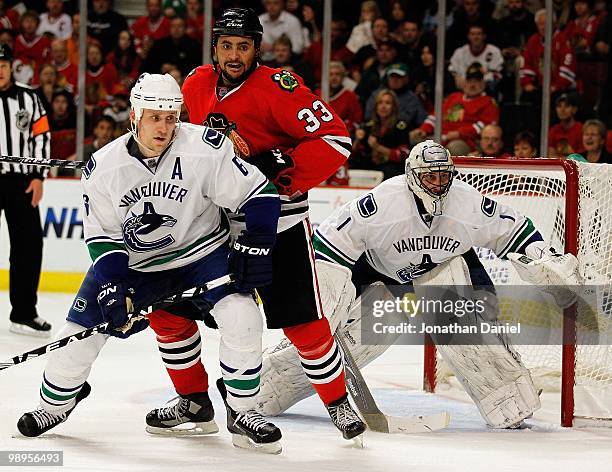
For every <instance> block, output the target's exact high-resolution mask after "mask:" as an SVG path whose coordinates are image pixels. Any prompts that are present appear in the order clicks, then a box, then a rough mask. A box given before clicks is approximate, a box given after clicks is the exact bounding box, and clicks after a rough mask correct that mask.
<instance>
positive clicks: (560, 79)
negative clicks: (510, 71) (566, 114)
mask: <svg viewBox="0 0 612 472" xmlns="http://www.w3.org/2000/svg"><path fill="white" fill-rule="evenodd" d="M523 59H524V65H523V67H521V70H520V71H519V76H520V79H521V86H522V87H525V85H527V84H533V85H535V86H537V87H542V81H543V79H544V74H543V71H544V38H543V37H542V36H540V34H539V33H535V34H533V35H532V36H531V37H530V38H529V40H528V41H527V45H526V46H525V50H524V51H523ZM551 59H552V61H551V62H552V74H551V78H550V80H551V83H550V85H551V90H552V91H553V92H556V91H559V90H565V89H567V88H570V87H574V86H575V85H576V54H575V52H574V50H573V49H572V48H571V47H570V45H569V43H568V41H567V38H566V36H565V34H563V33H561V32H560V31H556V32H555V34H554V35H553V47H552V58H551Z"/></svg>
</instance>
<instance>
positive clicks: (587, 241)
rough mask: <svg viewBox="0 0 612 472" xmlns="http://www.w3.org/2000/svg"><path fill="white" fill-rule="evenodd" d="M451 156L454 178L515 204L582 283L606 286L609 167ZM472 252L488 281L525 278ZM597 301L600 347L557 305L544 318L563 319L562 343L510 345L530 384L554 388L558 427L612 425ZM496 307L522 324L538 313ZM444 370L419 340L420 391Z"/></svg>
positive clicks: (606, 346)
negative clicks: (571, 263)
mask: <svg viewBox="0 0 612 472" xmlns="http://www.w3.org/2000/svg"><path fill="white" fill-rule="evenodd" d="M454 161H455V165H456V167H457V171H458V175H457V177H456V178H458V179H460V180H462V181H464V182H467V183H469V184H470V185H472V186H474V187H475V188H477V189H478V190H479V191H480V192H481V193H483V194H484V195H487V196H489V197H491V198H493V199H495V200H496V201H498V202H500V203H504V204H507V205H510V206H512V207H514V208H516V209H517V210H518V211H520V212H522V213H523V214H525V215H526V216H528V217H529V218H531V220H532V221H533V223H534V225H535V227H536V228H538V229H539V230H540V232H541V233H542V237H543V238H544V240H545V241H547V242H549V243H550V244H551V245H552V246H554V247H556V248H557V249H558V250H562V249H564V250H565V252H571V253H573V254H575V255H576V256H577V257H578V260H579V268H580V273H581V275H582V277H584V279H585V283H586V284H588V285H598V286H602V287H604V288H605V287H607V288H608V289H612V165H605V164H589V163H580V162H575V161H568V160H560V159H491V158H464V157H461V158H454ZM478 254H479V258H480V260H481V261H482V263H483V265H484V266H485V268H486V269H487V272H489V275H490V276H491V279H492V280H493V282H494V284H495V285H499V284H508V285H523V284H525V282H523V281H522V280H521V279H520V277H519V276H518V273H517V272H516V270H515V269H514V268H513V267H512V265H511V263H510V262H509V261H502V260H500V259H497V258H496V257H495V255H494V254H493V253H492V252H491V251H488V250H486V249H478ZM602 292H603V293H606V292H607V290H605V289H604V290H602ZM603 300H604V301H602V303H601V305H600V304H599V303H598V305H600V308H601V307H602V306H603V309H598V312H599V314H598V319H597V320H596V321H597V326H596V327H595V329H596V330H597V331H598V336H599V339H600V340H603V342H601V343H600V344H599V345H580V343H579V342H578V343H577V342H576V339H577V331H576V325H575V323H574V322H573V321H572V319H574V317H572V316H571V315H572V313H571V312H566V313H565V315H567V316H562V315H563V313H561V311H560V310H558V314H557V319H556V320H551V319H550V318H551V317H550V314H547V315H546V317H547V318H548V319H547V320H546V323H549V326H550V323H553V324H554V323H557V325H556V326H557V327H560V326H561V325H562V327H563V328H562V329H563V345H556V346H555V345H548V346H529V345H523V346H515V348H516V349H517V350H518V351H519V353H520V354H521V358H522V360H523V362H524V363H525V365H526V367H528V368H529V369H530V370H531V372H532V377H533V379H534V382H535V384H536V387H538V388H542V389H544V390H546V391H551V390H552V391H560V393H561V424H562V425H563V426H572V425H580V424H588V425H593V424H597V425H607V426H609V425H612V342H611V341H612V313H611V310H610V299H609V297H605V298H603ZM500 306H501V307H502V309H501V313H502V316H505V317H506V318H507V317H508V316H509V317H510V318H511V319H515V320H516V319H517V318H516V317H517V316H520V318H519V319H520V320H521V323H523V322H524V321H525V320H532V319H536V320H537V319H538V316H540V317H541V316H542V314H541V313H538V310H537V309H536V310H533V309H532V310H531V311H532V312H530V310H529V307H528V306H527V307H525V306H523V307H522V308H521V307H519V309H516V308H517V307H513V308H510V311H512V310H513V309H514V311H520V313H510V314H508V313H506V312H505V310H504V307H503V305H502V302H501V301H500ZM572 309H574V310H575V308H572V307H571V308H570V309H569V310H572ZM513 317H514V318H513ZM539 321H540V322H541V321H542V320H539ZM536 322H538V321H536ZM537 326H541V325H540V324H539V325H537ZM578 336H579V335H578ZM578 339H579V337H578ZM445 375H448V369H447V368H445V365H444V363H443V361H442V360H441V358H440V357H439V356H437V354H436V348H435V346H434V345H433V344H426V345H425V362H424V388H425V390H427V391H429V392H434V391H435V389H436V384H437V383H439V382H442V381H444V379H445Z"/></svg>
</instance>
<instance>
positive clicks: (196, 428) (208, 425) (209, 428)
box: [145, 420, 219, 436]
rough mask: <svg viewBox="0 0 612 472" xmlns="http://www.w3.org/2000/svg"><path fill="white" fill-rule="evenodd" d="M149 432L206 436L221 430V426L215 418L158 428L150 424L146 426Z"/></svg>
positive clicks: (163, 434) (168, 434) (165, 434)
mask: <svg viewBox="0 0 612 472" xmlns="http://www.w3.org/2000/svg"><path fill="white" fill-rule="evenodd" d="M145 429H146V431H147V433H151V434H159V435H161V436H206V435H208V434H215V433H218V432H219V426H217V423H216V422H215V420H212V421H203V422H200V423H185V424H182V425H177V426H172V427H171V428H158V427H156V426H149V425H147V427H146V428H145Z"/></svg>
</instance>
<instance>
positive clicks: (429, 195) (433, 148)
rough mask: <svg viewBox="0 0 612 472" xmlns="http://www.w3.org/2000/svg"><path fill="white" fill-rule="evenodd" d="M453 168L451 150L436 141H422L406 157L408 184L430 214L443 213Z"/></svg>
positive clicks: (451, 180) (437, 214)
mask: <svg viewBox="0 0 612 472" xmlns="http://www.w3.org/2000/svg"><path fill="white" fill-rule="evenodd" d="M454 171H455V165H454V164H453V159H452V158H451V155H450V152H448V149H446V148H445V147H444V146H442V145H441V144H438V143H436V142H435V141H432V140H430V139H429V140H427V141H423V142H422V143H419V144H417V145H416V146H414V147H413V148H412V150H411V151H410V155H409V156H408V159H406V179H407V181H408V188H409V189H410V190H411V191H412V192H414V194H415V195H416V196H417V197H419V199H420V200H421V201H422V202H423V205H424V206H425V210H426V211H427V213H429V214H430V215H433V216H439V215H441V214H442V207H443V205H444V199H445V198H446V195H447V194H448V191H449V190H450V187H451V184H452V182H453V176H454Z"/></svg>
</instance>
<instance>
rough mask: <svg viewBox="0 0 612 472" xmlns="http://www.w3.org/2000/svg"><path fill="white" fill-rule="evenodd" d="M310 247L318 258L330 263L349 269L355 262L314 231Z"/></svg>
mask: <svg viewBox="0 0 612 472" xmlns="http://www.w3.org/2000/svg"><path fill="white" fill-rule="evenodd" d="M312 245H313V246H314V249H315V253H316V254H317V255H318V256H321V258H323V259H325V260H328V261H330V262H335V263H337V264H340V265H343V266H345V267H348V268H349V269H351V268H352V267H353V266H354V265H355V263H356V262H357V261H356V260H355V259H353V258H351V257H349V256H347V255H346V254H345V253H344V252H343V251H342V250H340V249H338V247H337V246H335V245H334V244H333V243H332V242H330V241H329V239H327V238H326V237H325V236H323V235H322V234H321V233H319V232H318V231H315V234H314V237H313V238H312Z"/></svg>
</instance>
